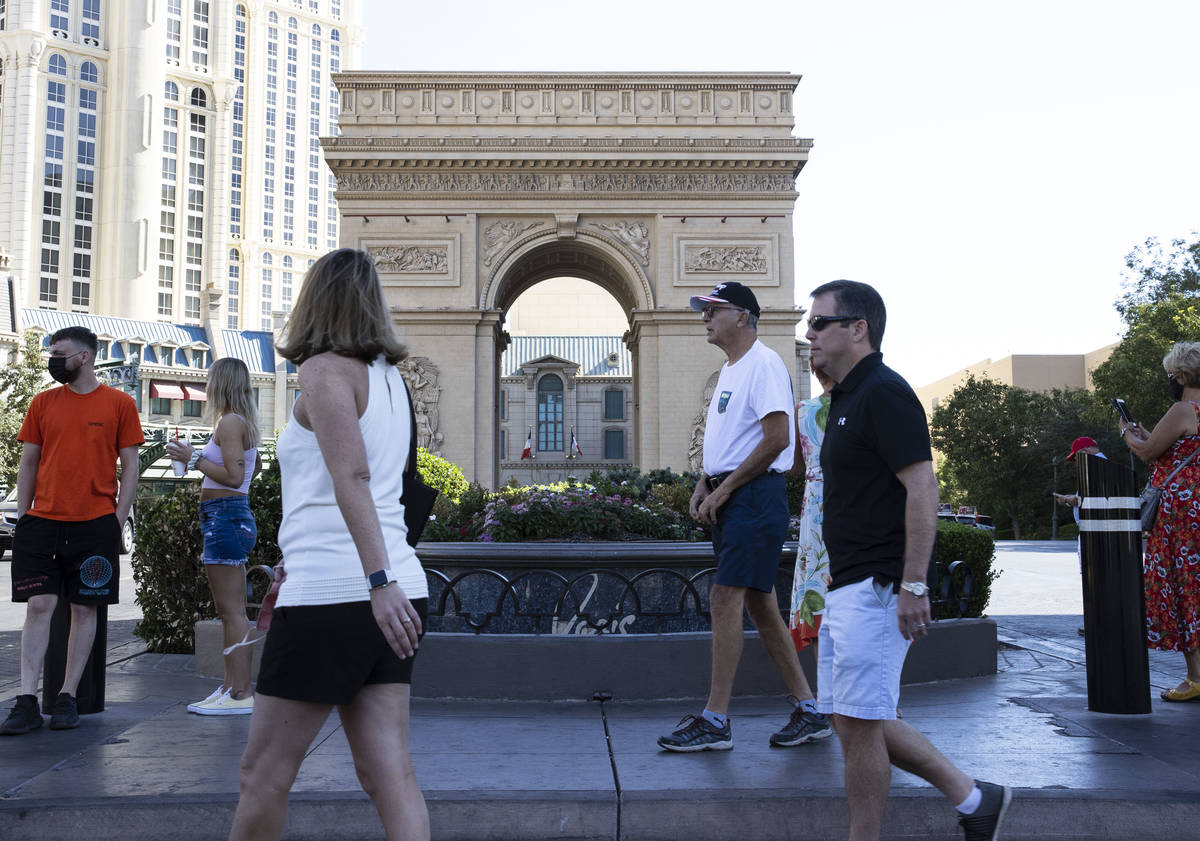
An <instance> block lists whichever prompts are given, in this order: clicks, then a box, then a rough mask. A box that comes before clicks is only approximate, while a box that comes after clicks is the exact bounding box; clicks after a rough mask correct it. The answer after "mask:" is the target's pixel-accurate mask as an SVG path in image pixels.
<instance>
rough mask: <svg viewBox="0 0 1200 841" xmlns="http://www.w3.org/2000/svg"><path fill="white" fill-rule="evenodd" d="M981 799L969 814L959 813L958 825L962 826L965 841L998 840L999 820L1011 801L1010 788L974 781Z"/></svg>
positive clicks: (1002, 818)
mask: <svg viewBox="0 0 1200 841" xmlns="http://www.w3.org/2000/svg"><path fill="white" fill-rule="evenodd" d="M975 785H977V786H979V791H980V792H981V793H982V794H983V799H982V800H980V801H979V808H978V809H976V810H975V812H974V813H973V814H970V815H959V816H958V825H959V826H961V827H962V830H963V837H964V838H965V839H966V841H998V839H999V838H1000V822H1001V821H1002V820H1004V813H1005V812H1007V811H1008V804H1010V803H1012V789H1008V788H1005V787H1004V786H998V785H996V784H995V783H985V782H982V781H980V780H976V781H975Z"/></svg>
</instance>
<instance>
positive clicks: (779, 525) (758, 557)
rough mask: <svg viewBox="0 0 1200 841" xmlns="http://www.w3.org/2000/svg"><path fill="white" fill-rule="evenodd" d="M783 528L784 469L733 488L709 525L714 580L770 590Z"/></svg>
mask: <svg viewBox="0 0 1200 841" xmlns="http://www.w3.org/2000/svg"><path fill="white" fill-rule="evenodd" d="M787 527H788V510H787V478H786V477H785V476H784V475H783V474H782V473H764V474H762V475H761V476H758V477H756V478H754V479H751V480H750V481H749V482H747V483H746V484H745V485H742V486H741V487H740V488H738V489H737V490H736V491H734V492H733V495H732V496H730V497H729V499H728V501H726V503H725V504H724V505H723V506H721V510H720V511H719V512H718V514H717V523H716V525H714V526H713V528H712V542H713V552H714V553H715V554H716V556H717V583H718V584H723V585H725V586H726V587H748V588H752V589H754V590H759V591H761V592H763V593H769V592H771V591H772V590H773V589H774V588H775V576H776V573H777V572H778V570H779V553H780V551H781V550H782V549H783V541H784V540H785V539H786V538H787Z"/></svg>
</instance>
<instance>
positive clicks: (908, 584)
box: [900, 581, 929, 599]
mask: <svg viewBox="0 0 1200 841" xmlns="http://www.w3.org/2000/svg"><path fill="white" fill-rule="evenodd" d="M900 589H901V590H908V592H910V593H912V594H913V595H914V596H916V597H917V598H918V599H923V598H925V597H926V596H928V595H929V585H928V584H926V583H925V582H924V581H902V582H900Z"/></svg>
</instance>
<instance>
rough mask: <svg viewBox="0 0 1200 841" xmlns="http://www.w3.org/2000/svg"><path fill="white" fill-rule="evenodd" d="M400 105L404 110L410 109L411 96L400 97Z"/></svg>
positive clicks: (411, 103)
mask: <svg viewBox="0 0 1200 841" xmlns="http://www.w3.org/2000/svg"><path fill="white" fill-rule="evenodd" d="M400 104H401V105H403V106H404V107H405V108H412V107H413V98H412V97H411V96H402V97H400Z"/></svg>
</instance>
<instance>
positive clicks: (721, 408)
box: [717, 391, 733, 415]
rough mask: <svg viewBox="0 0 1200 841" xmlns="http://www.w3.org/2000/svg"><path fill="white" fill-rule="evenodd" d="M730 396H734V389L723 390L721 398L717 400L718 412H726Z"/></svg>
mask: <svg viewBox="0 0 1200 841" xmlns="http://www.w3.org/2000/svg"><path fill="white" fill-rule="evenodd" d="M730 397H733V392H732V391H722V392H721V397H720V399H719V400H717V412H718V413H720V414H722V415H723V414H725V407H726V406H728V405H729V398H730Z"/></svg>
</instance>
